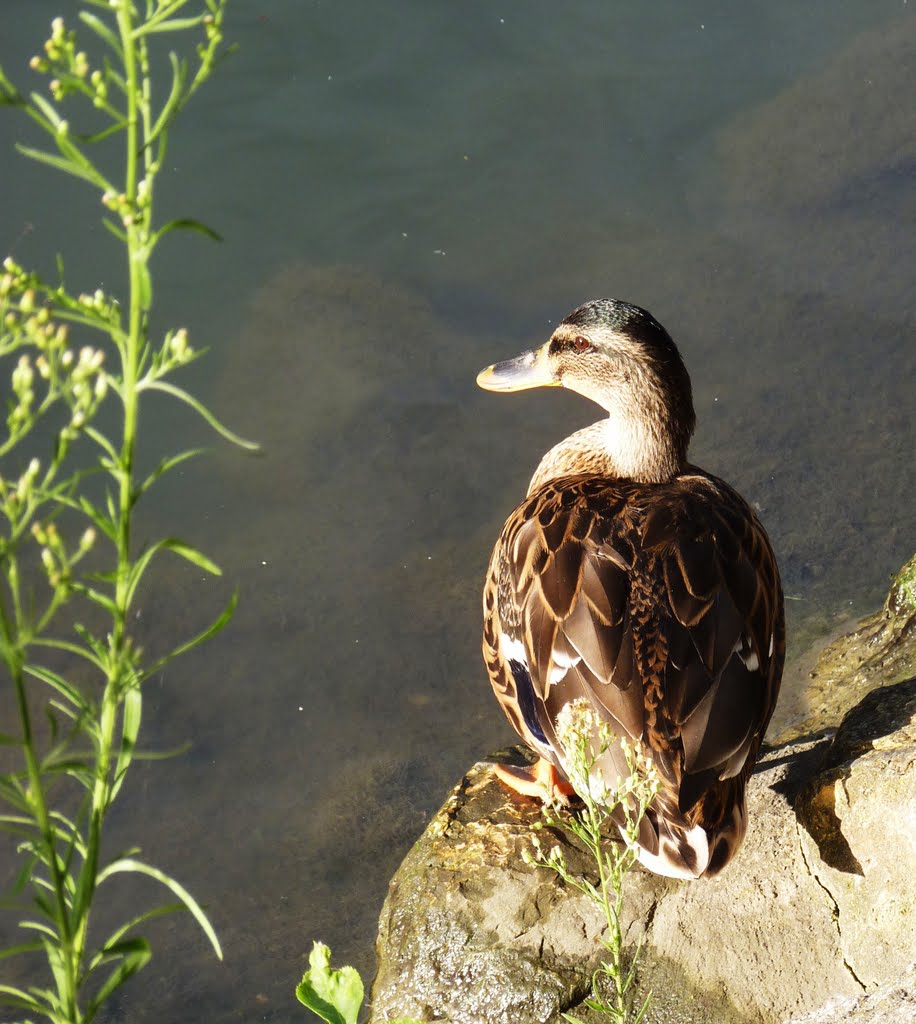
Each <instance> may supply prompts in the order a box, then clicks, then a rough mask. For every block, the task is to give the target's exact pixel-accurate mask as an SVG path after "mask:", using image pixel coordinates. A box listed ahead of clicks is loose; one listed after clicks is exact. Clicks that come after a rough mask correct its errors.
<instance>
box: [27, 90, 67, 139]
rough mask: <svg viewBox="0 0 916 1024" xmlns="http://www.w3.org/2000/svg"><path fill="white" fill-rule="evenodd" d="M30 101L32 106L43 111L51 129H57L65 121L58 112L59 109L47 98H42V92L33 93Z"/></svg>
mask: <svg viewBox="0 0 916 1024" xmlns="http://www.w3.org/2000/svg"><path fill="white" fill-rule="evenodd" d="M29 99H30V100H31V101H32V105H33V106H34V107H36V108H37V109H38V110H40V111H41V113H42V115H43V116H44V118H45V120H46V121H47V122H48V124H49V125H50V126H51V128H53V129H56V128H57V126H58V125H59V124H60V123H61V121H62V120H63V118H62V117H61V116H60V114H59V113H58V112H57V107H55V106H54V104H53V103H51V101H50V100H49V99H47V97H45V96H42V95H41V93H40V92H33V93H32V94H31V95H30V96H29ZM52 134H53V133H52Z"/></svg>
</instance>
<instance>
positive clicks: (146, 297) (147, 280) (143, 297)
mask: <svg viewBox="0 0 916 1024" xmlns="http://www.w3.org/2000/svg"><path fill="white" fill-rule="evenodd" d="M145 256H146V254H144V258H143V259H139V258H138V259H137V260H136V263H137V266H138V268H139V270H140V308H141V309H143V310H148V309H149V308H150V306H151V305H152V304H153V279H152V277H151V276H150V272H149V264H148V263H147V261H146V258H145Z"/></svg>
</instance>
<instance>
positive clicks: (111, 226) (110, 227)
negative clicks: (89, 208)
mask: <svg viewBox="0 0 916 1024" xmlns="http://www.w3.org/2000/svg"><path fill="white" fill-rule="evenodd" d="M102 227H104V228H105V230H106V231H108V232H109V233H110V234H112V235H114V236H115V238H117V240H118V241H119V242H120V243H121V244H122V245H126V244H127V235H126V234H125V233H124V232H123V231H122V230H121V229H120V228H119V227H118V226H117V224H115V222H114V221H113V220H111V218H109V217H103V218H102Z"/></svg>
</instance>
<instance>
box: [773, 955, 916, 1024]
mask: <svg viewBox="0 0 916 1024" xmlns="http://www.w3.org/2000/svg"><path fill="white" fill-rule="evenodd" d="M914 1020H916V969H912V968H911V969H910V970H909V971H908V972H907V975H906V978H905V979H904V980H903V981H902V982H901V983H899V984H896V985H882V986H881V988H879V989H877V990H876V991H874V992H869V993H868V995H865V996H862V997H861V998H859V999H855V1000H852V1001H850V1000H845V999H844V1000H843V1001H842V1002H840V1003H837V1004H836V1005H834V1006H827V1007H824V1008H822V1009H820V1010H816V1011H815V1012H814V1013H806V1014H805V1015H804V1017H793V1018H792V1020H791V1021H788V1022H787V1024H913V1021H914Z"/></svg>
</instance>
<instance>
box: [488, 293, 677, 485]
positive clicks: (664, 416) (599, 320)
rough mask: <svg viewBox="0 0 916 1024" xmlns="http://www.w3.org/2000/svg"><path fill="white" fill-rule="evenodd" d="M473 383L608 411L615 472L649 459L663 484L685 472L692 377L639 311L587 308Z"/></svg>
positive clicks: (599, 305)
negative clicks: (566, 396) (573, 396)
mask: <svg viewBox="0 0 916 1024" xmlns="http://www.w3.org/2000/svg"><path fill="white" fill-rule="evenodd" d="M477 383H478V384H479V385H480V387H482V388H485V389H486V390H487V391H522V390H525V389H527V388H538V387H564V388H569V389H570V390H571V391H577V392H578V393H579V394H580V395H584V396H585V397H586V398H589V399H591V400H592V401H593V402H597V404H598V405H600V406H601V407H602V408H604V409H606V410H607V412H608V416H609V419H610V423H609V424H608V446H609V448H613V447H614V446H615V445H616V447H617V448H618V449H619V450H618V451H616V452H612V454H613V455H614V456H615V457H616V461H617V463H618V465H621V467H623V466H624V465H626V464H628V460H630V461H632V460H633V459H635V458H638V459H639V460H640V461H645V459H646V458H649V459H650V461H651V462H653V463H655V464H657V465H658V467H659V468H658V470H657V471H653V472H652V473H651V475H653V476H660V477H666V476H670V475H673V473H675V472H678V471H679V470H681V469H683V467H684V465H685V464H686V460H687V446H688V444H689V443H690V437H691V434H692V433H693V428H694V425H695V422H696V419H695V416H694V411H693V398H692V393H691V387H690V377H689V376H688V374H687V369H686V367H685V366H684V363H683V360H682V359H681V355H680V353H679V352H678V350H677V347H676V346H675V344H674V342H673V341H672V340H671V337H670V336H669V334H668V332H667V331H666V330H665V328H664V327H662V325H661V324H660V323H659V322H658V321H657V320H656V319H655V317H653V316H652V314H651V313H648V312H646V310H644V309H641V308H640V307H639V306H634V305H631V304H630V303H628V302H621V301H619V300H617V299H595V300H594V301H592V302H587V303H586V304H585V305H584V306H580V307H579V308H578V309H575V310H573V312H572V313H570V314H569V316H567V317H566V318H565V319H564V320H562V321H561V322H560V324H559V325H558V326H557V329H556V330H555V331H554V332H553V334H552V335H551V337H550V340H549V341H547V342H546V343H545V344H544V345H542V346H541V347H540V348H536V349H533V350H531V351H530V352H524V353H523V354H522V355H520V356H517V357H516V358H515V359H507V360H505V361H504V362H501V363H494V364H493V365H492V366H488V367H487V368H486V369H484V370H481V371H480V373H479V374H478V376H477ZM615 438H616V441H615ZM636 449H640V452H637V451H636ZM662 467H664V468H662ZM647 472H648V470H647ZM638 475H640V476H643V475H646V474H644V473H643V472H641V471H640V472H639V474H638Z"/></svg>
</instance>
